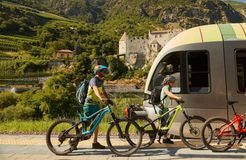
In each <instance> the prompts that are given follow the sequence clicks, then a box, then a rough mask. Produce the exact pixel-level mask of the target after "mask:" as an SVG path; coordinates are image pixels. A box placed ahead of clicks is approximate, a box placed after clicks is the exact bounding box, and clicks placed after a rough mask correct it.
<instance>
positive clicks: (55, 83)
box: [40, 75, 76, 118]
mask: <svg viewBox="0 0 246 160" xmlns="http://www.w3.org/2000/svg"><path fill="white" fill-rule="evenodd" d="M75 91H76V89H75V87H74V86H73V85H72V83H71V82H70V80H69V79H68V78H67V77H65V76H64V75H58V76H54V77H52V78H49V79H48V80H47V81H46V82H45V86H44V91H43V98H42V103H41V105H40V109H41V111H42V112H43V115H44V116H45V117H48V118H57V117H71V116H74V115H75V114H76V110H75V108H73V107H72V106H74V105H76V100H75Z"/></svg>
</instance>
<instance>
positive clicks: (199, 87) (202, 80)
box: [188, 51, 210, 93]
mask: <svg viewBox="0 0 246 160" xmlns="http://www.w3.org/2000/svg"><path fill="white" fill-rule="evenodd" d="M208 64H209V63H208V53H207V52H201V51H199V52H190V53H188V92H189V93H208V92H210V87H209V86H210V85H209V76H210V74H209V67H208Z"/></svg>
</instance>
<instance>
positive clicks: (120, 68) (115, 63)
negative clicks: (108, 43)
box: [107, 56, 128, 80]
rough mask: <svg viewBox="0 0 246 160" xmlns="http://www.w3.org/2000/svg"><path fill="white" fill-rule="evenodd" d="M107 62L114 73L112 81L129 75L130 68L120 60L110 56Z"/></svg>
mask: <svg viewBox="0 0 246 160" xmlns="http://www.w3.org/2000/svg"><path fill="white" fill-rule="evenodd" d="M107 60H108V62H109V68H110V70H111V72H112V74H111V75H110V79H111V80H115V79H118V78H121V77H123V76H124V75H125V74H126V73H127V71H128V68H127V66H126V65H125V64H124V63H123V62H122V61H121V60H120V59H118V58H116V57H112V56H110V57H108V59H107Z"/></svg>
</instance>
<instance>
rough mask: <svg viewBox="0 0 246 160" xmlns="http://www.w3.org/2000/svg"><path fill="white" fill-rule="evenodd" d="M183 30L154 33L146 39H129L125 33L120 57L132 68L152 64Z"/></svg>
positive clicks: (149, 34) (150, 33)
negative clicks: (168, 43)
mask: <svg viewBox="0 0 246 160" xmlns="http://www.w3.org/2000/svg"><path fill="white" fill-rule="evenodd" d="M181 31H182V30H166V31H154V32H150V31H149V33H148V36H144V37H129V36H128V35H127V33H126V32H125V33H124V34H123V35H122V37H121V39H120V41H119V55H120V56H124V57H125V62H126V64H127V65H128V66H129V67H130V68H141V67H144V66H145V65H146V64H152V63H153V61H154V59H155V57H156V56H157V54H158V53H159V52H160V50H161V49H162V48H163V47H164V46H165V45H166V44H167V42H168V41H169V40H170V39H172V38H173V37H174V36H176V35H177V34H178V33H180V32H181Z"/></svg>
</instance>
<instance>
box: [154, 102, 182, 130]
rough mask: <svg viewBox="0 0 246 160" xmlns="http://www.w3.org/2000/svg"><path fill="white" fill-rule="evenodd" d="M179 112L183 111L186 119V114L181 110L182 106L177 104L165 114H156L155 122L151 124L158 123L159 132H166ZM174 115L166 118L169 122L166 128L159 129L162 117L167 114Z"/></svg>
mask: <svg viewBox="0 0 246 160" xmlns="http://www.w3.org/2000/svg"><path fill="white" fill-rule="evenodd" d="M180 111H183V113H184V115H185V117H187V115H186V113H185V112H184V110H183V106H182V104H178V105H177V106H176V107H175V108H173V109H171V110H170V111H167V112H165V113H163V114H162V115H160V116H158V114H157V113H156V116H157V118H156V119H155V120H153V121H152V123H154V122H156V121H158V128H159V130H163V131H167V130H169V129H170V128H171V126H172V124H173V122H174V120H175V118H176V117H177V115H178V114H179V112H180ZM171 112H172V113H174V114H173V115H172V116H171V117H169V118H168V120H167V121H169V123H168V124H167V126H164V127H161V118H163V117H164V116H166V115H167V114H169V113H171Z"/></svg>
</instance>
